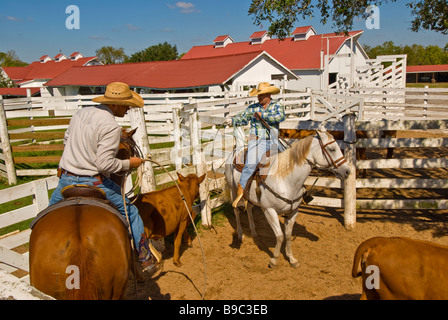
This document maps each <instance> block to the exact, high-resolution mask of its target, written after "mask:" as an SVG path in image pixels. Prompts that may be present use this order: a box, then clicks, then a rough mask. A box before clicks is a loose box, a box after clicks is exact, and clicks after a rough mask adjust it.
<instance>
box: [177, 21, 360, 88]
mask: <svg viewBox="0 0 448 320" xmlns="http://www.w3.org/2000/svg"><path fill="white" fill-rule="evenodd" d="M362 33H363V31H353V32H349V33H348V35H335V34H334V33H332V34H320V35H318V34H317V33H316V31H315V30H314V28H313V27H312V26H306V27H298V28H296V29H295V30H294V32H293V34H292V37H289V38H285V39H284V40H279V39H271V38H270V37H269V36H268V34H267V32H266V31H258V32H255V33H253V34H252V35H251V36H250V37H249V41H244V42H235V41H233V39H232V38H231V37H230V36H229V35H223V36H219V37H217V38H216V39H215V41H214V43H213V44H210V45H203V46H195V47H193V48H192V49H190V50H189V51H188V52H187V53H186V54H185V55H184V56H183V57H182V60H187V59H196V58H205V57H216V56H222V55H232V54H241V53H245V52H251V51H255V50H262V51H266V52H267V53H268V54H269V55H270V56H272V57H273V58H274V59H275V60H277V61H278V62H279V63H281V64H282V65H284V66H285V67H286V68H288V69H289V70H291V71H292V72H293V73H294V74H295V75H296V76H297V80H292V81H290V84H288V87H289V88H290V89H295V90H305V89H306V88H311V89H319V90H326V89H327V88H328V85H329V84H331V83H333V82H335V81H336V80H337V79H338V78H339V77H345V78H347V77H348V78H350V79H351V80H350V81H351V82H353V81H354V79H355V72H356V71H355V70H356V67H358V66H364V65H365V64H366V60H367V59H368V56H367V54H366V53H365V51H364V49H363V48H362V46H361V45H360V43H359V42H358V39H359V37H360V36H361V35H362ZM266 75H268V76H270V78H271V79H270V80H278V79H279V78H280V77H281V75H277V74H274V73H270V74H269V71H268V70H267V71H266ZM266 75H265V77H266ZM244 80H246V79H244ZM250 80H251V81H252V82H257V81H259V78H257V77H254V78H253V79H250ZM235 83H236V82H235ZM244 84H245V83H241V85H244Z"/></svg>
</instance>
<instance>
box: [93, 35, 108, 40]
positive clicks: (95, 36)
mask: <svg viewBox="0 0 448 320" xmlns="http://www.w3.org/2000/svg"><path fill="white" fill-rule="evenodd" d="M89 39H93V40H110V38H108V37H105V36H97V35H93V36H89Z"/></svg>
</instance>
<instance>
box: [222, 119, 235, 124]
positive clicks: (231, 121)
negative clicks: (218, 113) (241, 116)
mask: <svg viewBox="0 0 448 320" xmlns="http://www.w3.org/2000/svg"><path fill="white" fill-rule="evenodd" d="M222 124H223V125H225V126H231V125H232V124H233V120H232V118H228V119H226V120H224V122H223V123H222Z"/></svg>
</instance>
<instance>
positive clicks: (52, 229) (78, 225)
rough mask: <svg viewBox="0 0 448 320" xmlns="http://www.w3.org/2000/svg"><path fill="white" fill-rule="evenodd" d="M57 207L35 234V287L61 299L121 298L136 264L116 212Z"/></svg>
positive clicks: (32, 259) (39, 223) (94, 207)
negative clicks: (133, 264) (133, 265)
mask: <svg viewBox="0 0 448 320" xmlns="http://www.w3.org/2000/svg"><path fill="white" fill-rule="evenodd" d="M59 204H61V202H60V203H59ZM53 207H55V209H54V210H53V209H51V208H52V207H50V208H48V209H47V210H50V212H48V213H47V214H46V215H45V216H43V217H42V218H41V219H40V220H38V221H37V222H36V223H35V225H34V227H33V230H32V232H31V237H30V283H31V285H33V286H34V287H35V288H37V289H39V290H40V291H42V292H44V293H46V294H48V295H51V296H53V297H54V298H56V299H69V300H83V299H89V300H93V299H95V300H96V299H121V298H122V297H123V294H124V291H125V289H126V285H127V282H128V279H129V275H130V271H131V265H132V263H133V260H132V252H131V244H130V241H131V239H130V238H129V235H128V231H127V229H126V226H125V225H124V224H123V222H122V221H121V220H120V218H119V217H118V216H116V215H114V214H113V213H111V212H110V211H111V210H116V209H111V208H108V207H105V206H104V205H96V204H95V203H92V204H89V203H87V204H82V205H69V206H60V205H58V204H55V205H54V206H53Z"/></svg>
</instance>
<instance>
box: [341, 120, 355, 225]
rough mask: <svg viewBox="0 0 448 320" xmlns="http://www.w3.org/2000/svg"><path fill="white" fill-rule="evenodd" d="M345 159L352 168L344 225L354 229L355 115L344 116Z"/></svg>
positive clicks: (345, 199) (346, 190)
mask: <svg viewBox="0 0 448 320" xmlns="http://www.w3.org/2000/svg"><path fill="white" fill-rule="evenodd" d="M343 119H344V141H345V142H346V144H345V159H346V160H347V164H348V166H349V168H350V174H349V176H348V177H347V178H346V179H345V180H344V226H345V228H346V229H347V230H353V229H354V228H355V225H356V146H355V142H356V128H355V115H354V114H349V115H346V116H344V118H343Z"/></svg>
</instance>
